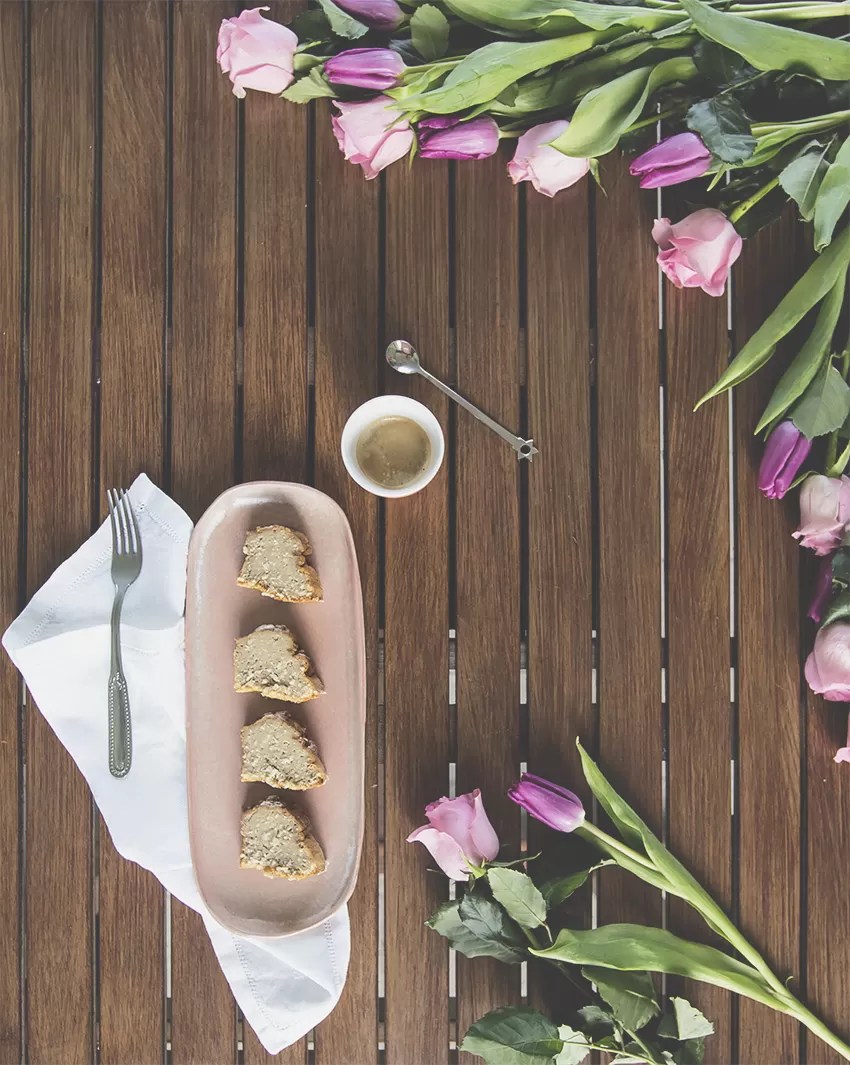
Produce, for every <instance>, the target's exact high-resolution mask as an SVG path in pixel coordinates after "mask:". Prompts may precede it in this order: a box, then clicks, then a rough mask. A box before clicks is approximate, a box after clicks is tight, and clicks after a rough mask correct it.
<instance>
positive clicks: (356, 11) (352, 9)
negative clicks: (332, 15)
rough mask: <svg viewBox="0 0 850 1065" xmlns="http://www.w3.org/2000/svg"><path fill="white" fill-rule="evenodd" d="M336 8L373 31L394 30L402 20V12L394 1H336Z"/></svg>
mask: <svg viewBox="0 0 850 1065" xmlns="http://www.w3.org/2000/svg"><path fill="white" fill-rule="evenodd" d="M337 7H341V8H342V10H343V11H347V12H348V14H349V15H353V16H354V17H355V18H356V19H359V20H360V22H365V23H366V25H367V26H371V27H372V29H373V30H395V29H398V27H399V26H400V25H401V23H402V22H403V20H404V12H403V11H402V10H401V8H400V7H399V6H398V4H397V3H396V2H395V0H337Z"/></svg>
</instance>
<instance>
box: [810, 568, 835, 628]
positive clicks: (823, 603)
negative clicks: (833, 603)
mask: <svg viewBox="0 0 850 1065" xmlns="http://www.w3.org/2000/svg"><path fill="white" fill-rule="evenodd" d="M831 598H832V555H827V556H826V557H825V558H822V559H821V560H820V566H819V567H818V575H817V577H816V579H815V590H814V593H813V594H812V601H811V603H810V604H809V611H808V615H807V616H808V617H810V618H811V619H812V621H817V622H820V619H821V618H822V617H823V613H824V611H825V610H826V607H827V604H828V603H829V601H830V599H831Z"/></svg>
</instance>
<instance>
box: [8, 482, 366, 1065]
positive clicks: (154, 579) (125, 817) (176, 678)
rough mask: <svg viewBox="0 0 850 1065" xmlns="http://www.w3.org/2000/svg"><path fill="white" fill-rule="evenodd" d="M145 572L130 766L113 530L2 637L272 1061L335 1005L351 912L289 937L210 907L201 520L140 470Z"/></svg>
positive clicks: (131, 667) (129, 636)
mask: <svg viewBox="0 0 850 1065" xmlns="http://www.w3.org/2000/svg"><path fill="white" fill-rule="evenodd" d="M130 499H131V501H132V504H133V509H134V510H135V513H136V516H137V518H138V522H139V528H140V531H141V538H142V547H143V552H144V564H143V566H142V572H141V575H140V576H139V578H138V580H137V581H136V583H135V584H134V585H133V586H132V587H131V588H130V590H129V591H128V593H127V599H126V601H125V603H124V611H123V618H122V627H121V636H122V640H121V644H122V651H123V665H124V672H125V675H126V677H127V684H128V687H129V691H130V707H131V713H132V725H133V764H132V768H131V769H130V772H129V774H128V775H127V776H126V777H124V778H122V779H116V778H115V777H113V776H112V775H111V774H110V772H109V767H108V764H107V716H106V687H107V681H108V678H109V665H110V662H109V655H110V641H109V622H110V615H111V611H112V599H113V587H112V577H111V572H110V567H111V560H112V537H111V532H110V528H109V521H108V519H107V521H105V522H104V524H103V525H101V527H100V528H99V529H98V530H97V532H96V533H95V534H94V536H92V537H91V538H90V539H89V540H87V541H86V543H84V544H83V546H82V547H81V548H80V549H79V550H78V551H77V552H76V554H74V555H73V556H72V557H71V558H69V559H68V560H67V562H65V563H63V565H61V566H60V567H59V569H58V570H57V571H56V572H55V573H54V574H53V576H52V577H50V579H49V580H48V581H47V582H46V584H45V585H44V586H43V587H42V588H41V589H40V590H39V591H38V592H36V594H35V596H34V597H33V599H32V601H31V602H30V603H29V605H28V606H27V607H26V608H25V609H24V611H23V613H22V614H21V616H20V617H19V618H18V619H17V620H16V621H14V622H13V623H12V624H11V625H10V626H9V629H8V630H7V632H6V633H5V635H4V636H3V646H4V647H5V648H6V650H7V652H8V653H9V655H10V657H11V658H12V660H13V661H14V663H15V665H16V666H17V667H18V669H19V670H20V671H21V673H22V674H23V676H24V680H25V681H26V683H27V687H28V688H29V690H30V692H31V693H32V696H33V699H34V700H35V702H36V703H37V705H38V708H39V709H40V710H41V712H42V714H43V715H44V716H45V718H46V719H47V721H48V723H49V724H50V727H51V728H52V729H53V731H54V732H55V733H56V735H57V736H58V737H59V740H60V741H61V742H62V743H63V744H64V745H65V747H67V749H68V751H69V753H70V755H71V757H72V758H73V759H74V761H75V762H76V763H77V765H78V766H79V768H80V771H81V772H82V774H83V776H84V777H85V778H86V780H87V781H88V783H89V787H90V788H91V790H92V794H93V795H94V799H95V802H96V803H97V805H98V807H99V808H100V812H101V813H102V814H103V818H104V820H105V821H106V824H107V826H108V828H109V832H110V835H111V836H112V842H113V843H114V844H115V847H116V849H117V850H118V852H119V853H120V854H121V855H123V856H124V857H125V858H128V859H129V860H130V861H134V862H138V864H139V865H141V866H144V868H145V869H149V870H150V871H151V872H152V873H153V874H154V876H156V877H157V879H158V880H159V881H160V882H161V883H162V884H163V886H164V887H165V888H166V889H167V890H168V891H170V892H171V893H172V894H173V895H175V896H176V897H177V898H178V899H180V900H181V901H182V902H185V903H186V905H187V906H191V907H192V909H193V910H197V911H198V913H200V914H201V916H202V917H203V919H204V924H205V925H206V929H207V933H208V934H209V937H210V940H211V941H212V945H213V948H214V949H215V952H216V954H217V955H218V960H219V962H220V964H221V967H222V970H223V971H224V975H225V976H226V977H227V980H228V983H229V984H230V987H231V989H232V991H233V994H234V996H235V998H236V1001H237V1002H238V1003H239V1005H240V1007H241V1008H242V1011H243V1013H244V1015H245V1018H246V1019H247V1021H248V1023H249V1024H250V1025H251V1027H252V1028H253V1029H254V1031H255V1032H256V1034H257V1037H258V1039H259V1040H260V1042H261V1043H262V1044H263V1046H264V1047H265V1048H266V1050H268V1051H269V1053H271V1054H277V1053H279V1052H280V1051H281V1050H282V1049H283V1048H284V1047H287V1046H289V1045H290V1044H291V1043H294V1042H295V1041H296V1040H297V1039H299V1038H300V1037H301V1036H303V1035H304V1034H305V1033H306V1032H308V1031H309V1030H310V1029H311V1028H313V1027H314V1026H315V1025H316V1024H318V1023H319V1021H321V1020H322V1019H323V1018H324V1017H326V1016H327V1014H328V1013H330V1011H331V1010H332V1009H333V1008H334V1006H335V1005H336V1003H337V1001H338V999H339V996H340V993H341V991H342V987H343V984H344V982H345V975H346V971H347V969H348V958H349V951H350V934H349V924H348V911H347V909H346V908H345V907H343V908H342V909H341V910H339V911H338V912H337V913H336V914H335V915H334V916H333V917H331V918H329V919H328V920H327V921H325V922H323V923H322V924H321V925H319V926H318V927H317V928H314V929H311V930H310V931H308V932H302V933H299V934H298V935H295V936H288V937H286V938H283V939H270V938H262V937H255V936H237V935H233V934H232V933H231V932H228V931H227V929H225V928H223V927H222V926H221V925H220V924H218V922H217V921H216V920H215V919H214V918H213V917H212V915H211V914H210V913H209V911H208V910H207V909H206V907H205V905H204V903H203V901H202V900H201V896H200V894H199V892H198V887H197V884H196V882H195V875H194V871H193V869H192V864H191V858H190V854H189V821H188V811H187V800H186V733H185V721H184V703H185V700H184V690H185V679H184V672H183V607H184V599H185V592H186V554H187V550H188V545H189V536H190V534H191V532H192V522H191V521H190V519H189V517H188V516H187V515H186V514H185V513H184V512H183V511H182V510H181V509H180V507H179V506H177V504H176V503H175V502H174V501H173V500H172V499H169V497H168V496H167V495H165V494H164V493H163V492H162V491H160V489H159V488H157V487H156V485H154V484H153V483H152V482H151V481H150V480H149V479H148V478H147V477H146V476H145V475H144V474H142V475H141V476H139V477H138V478H137V479H136V481H135V482H134V483H133V486H132V487H131V488H130Z"/></svg>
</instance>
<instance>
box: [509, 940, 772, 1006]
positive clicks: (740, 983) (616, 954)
mask: <svg viewBox="0 0 850 1065" xmlns="http://www.w3.org/2000/svg"><path fill="white" fill-rule="evenodd" d="M530 953H531V954H534V955H536V956H537V957H540V958H554V959H555V960H556V961H564V962H569V963H571V964H573V965H600V966H603V967H605V968H610V969H619V970H624V971H631V970H635V969H646V970H647V971H649V972H658V973H669V974H670V975H673V976H685V977H688V978H689V979H692V980H702V981H703V982H704V983H707V984H714V985H715V986H716V987H723V988H726V990H727V991H734V992H735V993H736V994H738V995H745V996H746V997H747V998H751V999H753V1000H755V1001H756V1002H761V1003H763V1004H764V1005H766V1006H770V1007H771V1008H772V1009H777V1008H781V1007H783V1006H785V1005H787V1003H785V1002H784V1000H782V999H780V998H779V997H778V994H777V992H774V991H773V990H772V989H771V988H770V987H769V986H768V985H767V984H766V983H765V981H764V980H763V979H762V977H761V975H760V974H759V973H758V971H757V970H756V969H754V968H753V967H752V966H751V965H746V964H745V963H744V962H740V961H737V960H736V959H735V958H731V957H729V955H728V954H724V953H723V952H722V951H720V950H717V949H716V948H715V947H707V946H705V945H703V944H702V943H692V942H690V941H689V940H687V939H680V938H679V936H674V935H673V933H672V932H667V931H666V930H665V929H662V928H649V927H646V926H644V925H635V924H610V925H605V926H603V927H602V928H592V929H589V930H588V931H586V932H573V931H571V930H570V929H568V928H564V929H562V930H561V931H560V932H559V933H558V938H557V939H556V940H555V943H554V944H553V945H552V946H551V947H547V948H545V949H543V950H535V949H533V948H532V949H531V951H530Z"/></svg>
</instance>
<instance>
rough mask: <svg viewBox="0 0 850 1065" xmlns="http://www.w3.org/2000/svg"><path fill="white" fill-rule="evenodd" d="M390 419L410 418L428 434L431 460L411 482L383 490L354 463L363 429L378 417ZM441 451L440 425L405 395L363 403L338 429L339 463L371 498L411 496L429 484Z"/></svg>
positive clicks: (425, 410)
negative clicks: (372, 496)
mask: <svg viewBox="0 0 850 1065" xmlns="http://www.w3.org/2000/svg"><path fill="white" fill-rule="evenodd" d="M391 417H397V418H410V420H411V421H413V422H416V424H417V425H419V426H421V427H422V428H423V429H424V430H425V432H426V433H427V434H428V440H429V441H430V444H431V457H430V459H429V460H428V465H427V466H426V467H425V469H424V470H423V471H422V473H421V474H420V475H419V476H418V477H417V478H416V479H415V480H413V481H411V482H410V484H406V485H405V486H404V487H403V488H383V487H382V486H381V485H379V484H375V482H374V481H373V480H372V479H371V478H370V477H367V476H366V474H365V473H364V472H363V470H362V469H361V468H360V464H359V463H358V461H357V455H356V450H357V441H358V440H359V439H360V434H361V433H362V432H363V430H364V429H365V428H366V427H367V426H369V425H371V424H372V422H376V421H377V420H378V419H379V418H391ZM445 450H446V444H445V440H444V438H443V430H442V428H441V426H440V423H439V422H438V421H437V419H436V418H435V417H434V415H433V414H432V413H431V411H430V410H428V408H427V407H425V406H423V404H421V403H418V402H417V401H416V400H415V399H410V398H409V397H408V396H376V397H375V398H374V399H370V400H367V402H366V403H363V404H362V405H361V406H359V407H358V408H357V410H355V411H354V412H353V413H352V415H351V417H350V418H349V419H348V421H347V422H346V423H345V428H344V429H343V430H342V461H343V462H344V463H345V468H346V469H347V470H348V472H349V473H350V474H351V476H352V477H353V478H354V480H355V481H356V482H357V483H358V484H359V485H360V487H361V488H365V489H366V491H367V492H371V493H372V494H373V495H376V496H385V497H386V498H387V499H393V498H397V497H399V496H412V495H413V493H414V492H418V491H419V489H420V488H424V487H425V485H426V484H428V482H429V481H431V480H433V478H434V475H435V474H436V472H437V470H438V469H439V468H440V466H441V465H442V462H443V455H444V454H445Z"/></svg>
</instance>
